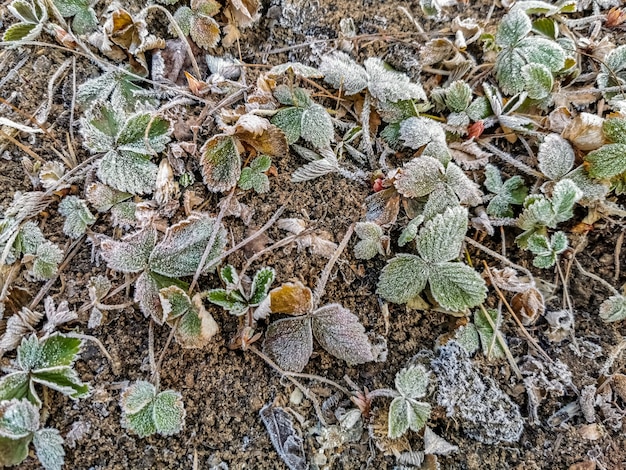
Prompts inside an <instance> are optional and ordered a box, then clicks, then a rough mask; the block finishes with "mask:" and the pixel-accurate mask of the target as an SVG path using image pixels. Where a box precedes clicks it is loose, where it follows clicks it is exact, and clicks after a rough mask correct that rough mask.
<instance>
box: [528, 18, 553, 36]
mask: <svg viewBox="0 0 626 470" xmlns="http://www.w3.org/2000/svg"><path fill="white" fill-rule="evenodd" d="M533 31H534V32H536V33H539V34H541V35H543V36H546V37H547V38H548V39H552V40H553V41H554V40H555V39H556V38H557V36H558V33H559V30H558V25H557V22H556V21H555V20H553V19H552V18H539V19H536V20H535V21H533Z"/></svg>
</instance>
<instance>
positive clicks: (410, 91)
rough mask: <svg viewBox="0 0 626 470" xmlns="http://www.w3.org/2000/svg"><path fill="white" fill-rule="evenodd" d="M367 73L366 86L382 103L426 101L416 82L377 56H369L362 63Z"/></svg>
mask: <svg viewBox="0 0 626 470" xmlns="http://www.w3.org/2000/svg"><path fill="white" fill-rule="evenodd" d="M363 65H364V66H365V70H366V71H367V75H368V82H367V88H368V90H369V92H370V93H371V94H372V96H373V97H374V98H376V99H377V100H379V101H381V102H383V103H388V102H391V103H396V102H398V101H402V100H410V99H416V100H422V101H426V93H424V90H423V88H422V86H421V85H420V84H418V83H411V81H410V79H409V77H408V76H407V75H406V74H404V73H402V72H398V71H397V70H394V69H392V68H391V67H390V66H389V65H387V64H386V63H385V62H383V61H382V60H381V59H379V58H377V57H370V58H369V59H367V60H366V61H365V63H364V64H363Z"/></svg>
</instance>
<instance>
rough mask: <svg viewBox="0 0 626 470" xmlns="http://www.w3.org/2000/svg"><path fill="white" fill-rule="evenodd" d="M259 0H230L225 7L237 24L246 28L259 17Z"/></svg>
mask: <svg viewBox="0 0 626 470" xmlns="http://www.w3.org/2000/svg"><path fill="white" fill-rule="evenodd" d="M260 7H261V3H260V2H259V0H230V2H228V6H227V7H226V8H227V9H228V11H229V13H230V17H231V18H232V19H233V20H234V21H235V23H236V24H237V26H239V27H241V28H247V27H248V26H250V25H251V24H252V23H254V22H255V21H256V20H258V19H259V16H260V15H259V9H260Z"/></svg>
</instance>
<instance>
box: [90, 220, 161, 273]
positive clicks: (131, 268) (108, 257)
mask: <svg viewBox="0 0 626 470" xmlns="http://www.w3.org/2000/svg"><path fill="white" fill-rule="evenodd" d="M155 244H156V231H155V230H154V229H148V228H146V229H144V230H141V231H139V232H134V233H131V234H129V235H127V236H125V237H124V238H122V239H121V240H120V241H116V240H113V239H112V238H108V237H106V238H104V237H103V238H102V240H101V242H100V249H101V254H102V258H104V260H105V261H106V263H107V265H108V267H109V268H110V269H113V270H114V271H120V272H124V273H137V272H140V271H143V270H144V269H145V268H146V267H147V266H148V257H149V256H150V253H151V252H152V250H153V249H154V246H155Z"/></svg>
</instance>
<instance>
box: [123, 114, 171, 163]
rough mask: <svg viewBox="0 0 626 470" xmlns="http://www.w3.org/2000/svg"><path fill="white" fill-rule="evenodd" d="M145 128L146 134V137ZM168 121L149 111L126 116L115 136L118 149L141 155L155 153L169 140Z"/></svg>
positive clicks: (163, 148)
mask: <svg viewBox="0 0 626 470" xmlns="http://www.w3.org/2000/svg"><path fill="white" fill-rule="evenodd" d="M146 130H148V135H147V139H146ZM169 133H170V122H169V121H168V120H167V119H164V118H162V117H160V116H153V115H152V114H150V113H139V114H135V115H132V116H130V117H128V119H127V120H126V122H125V123H124V126H123V127H122V129H121V130H120V132H119V135H118V136H117V144H118V150H120V151H127V152H134V153H138V154H141V155H156V154H157V153H159V152H162V151H163V150H165V145H166V144H167V143H168V142H169V141H170V136H169Z"/></svg>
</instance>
